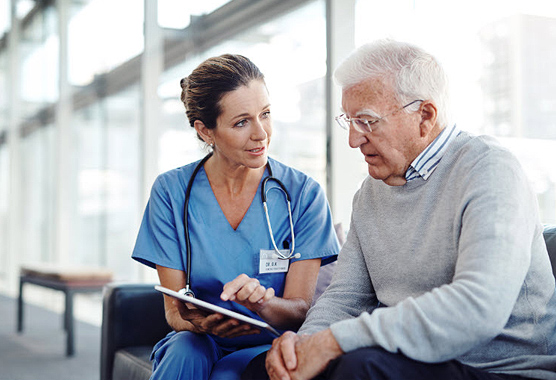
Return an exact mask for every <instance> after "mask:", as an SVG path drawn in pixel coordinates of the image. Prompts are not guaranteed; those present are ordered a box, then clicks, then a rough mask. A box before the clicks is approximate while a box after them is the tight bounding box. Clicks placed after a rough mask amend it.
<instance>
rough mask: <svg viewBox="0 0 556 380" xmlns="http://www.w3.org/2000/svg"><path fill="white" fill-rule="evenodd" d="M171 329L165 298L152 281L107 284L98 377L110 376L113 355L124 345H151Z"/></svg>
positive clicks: (103, 378)
mask: <svg viewBox="0 0 556 380" xmlns="http://www.w3.org/2000/svg"><path fill="white" fill-rule="evenodd" d="M170 331H171V329H170V327H169V326H168V324H167V323H166V317H165V315H164V298H163V296H162V294H161V293H160V292H158V291H156V290H155V289H154V284H114V283H112V284H108V285H106V286H105V288H104V294H103V308H102V328H101V348H100V377H101V379H102V380H112V370H113V367H114V355H115V353H116V351H117V350H118V349H120V348H124V347H133V346H146V345H149V346H154V345H155V344H156V342H158V341H159V340H160V339H162V338H163V337H164V336H165V335H166V334H167V333H168V332H170Z"/></svg>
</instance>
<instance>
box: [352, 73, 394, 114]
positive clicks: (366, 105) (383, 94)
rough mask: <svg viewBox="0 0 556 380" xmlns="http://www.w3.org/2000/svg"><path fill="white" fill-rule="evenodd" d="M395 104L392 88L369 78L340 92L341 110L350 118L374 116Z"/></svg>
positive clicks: (378, 80)
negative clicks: (363, 115) (365, 115)
mask: <svg viewBox="0 0 556 380" xmlns="http://www.w3.org/2000/svg"><path fill="white" fill-rule="evenodd" d="M396 104H397V99H396V96H395V93H394V90H393V89H392V86H391V85H390V84H389V83H385V81H384V80H382V79H379V78H369V79H366V80H364V81H361V82H359V83H357V84H354V85H352V86H349V87H346V88H344V89H343V90H342V110H343V112H344V113H346V114H348V115H350V116H358V115H361V114H369V115H370V116H375V115H377V114H378V112H380V111H384V110H386V109H389V108H390V107H393V106H395V105H396Z"/></svg>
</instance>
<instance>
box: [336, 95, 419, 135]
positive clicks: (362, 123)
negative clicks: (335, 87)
mask: <svg viewBox="0 0 556 380" xmlns="http://www.w3.org/2000/svg"><path fill="white" fill-rule="evenodd" d="M422 101H423V100H420V99H418V100H414V101H412V102H411V103H407V104H406V105H405V106H403V107H400V108H398V109H396V110H395V111H394V112H390V113H389V114H388V115H384V116H381V117H379V118H376V119H372V120H368V119H365V118H362V117H347V116H346V114H345V113H343V114H341V115H340V116H336V117H335V119H336V121H337V122H338V124H339V125H340V127H342V128H343V129H345V130H348V131H349V126H350V124H353V128H355V130H356V131H357V132H360V133H369V132H372V131H373V128H372V127H371V125H373V124H376V123H378V122H379V121H381V120H382V119H384V118H386V117H388V116H392V115H393V114H395V113H396V112H399V111H401V110H403V109H404V108H406V107H409V106H410V105H412V104H414V103H417V102H422ZM375 129H376V128H375Z"/></svg>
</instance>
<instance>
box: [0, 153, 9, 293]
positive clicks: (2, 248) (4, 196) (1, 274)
mask: <svg viewBox="0 0 556 380" xmlns="http://www.w3.org/2000/svg"><path fill="white" fill-rule="evenodd" d="M9 174H10V172H9V157H8V145H7V144H3V145H0V252H1V253H2V254H0V284H3V282H4V279H5V278H6V275H7V273H6V270H7V268H8V263H7V261H8V217H9V215H8V204H9V198H8V193H9V185H10V181H9V178H8V177H9Z"/></svg>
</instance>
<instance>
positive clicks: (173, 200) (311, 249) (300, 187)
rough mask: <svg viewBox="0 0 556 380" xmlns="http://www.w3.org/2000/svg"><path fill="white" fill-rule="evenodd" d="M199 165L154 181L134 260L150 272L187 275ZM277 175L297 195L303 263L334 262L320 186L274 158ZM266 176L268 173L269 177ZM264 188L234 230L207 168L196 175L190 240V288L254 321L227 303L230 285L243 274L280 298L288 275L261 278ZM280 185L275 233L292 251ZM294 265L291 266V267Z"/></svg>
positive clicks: (272, 208) (258, 340)
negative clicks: (188, 189)
mask: <svg viewBox="0 0 556 380" xmlns="http://www.w3.org/2000/svg"><path fill="white" fill-rule="evenodd" d="M198 163H199V161H197V162H194V163H192V164H189V165H186V166H183V167H181V168H177V169H174V170H171V171H168V172H166V173H163V174H161V175H160V176H158V178H157V179H156V181H155V183H154V185H153V187H152V191H151V196H150V199H149V202H148V204H147V207H146V210H145V214H144V216H143V221H142V223H141V227H140V229H139V234H138V236H137V242H136V244H135V249H134V251H133V254H132V257H133V258H134V259H135V260H137V261H139V262H141V263H143V264H146V265H148V266H150V267H153V268H155V267H156V265H160V266H163V267H168V268H173V269H178V270H183V271H185V270H186V249H185V232H184V223H183V214H184V203H185V191H186V187H187V183H188V182H189V178H190V177H191V175H192V173H193V170H194V168H195V167H196V166H197V165H198ZM269 163H270V165H271V168H272V172H273V175H274V177H276V178H278V179H279V180H280V181H282V183H283V184H284V185H285V187H286V189H288V191H289V193H290V196H291V202H292V204H291V207H292V219H293V225H294V231H295V253H298V252H299V253H300V254H301V257H300V258H299V259H292V260H291V262H293V261H296V260H307V259H314V258H319V257H320V258H322V259H323V260H322V264H321V265H325V264H328V263H330V262H332V261H334V260H336V257H337V254H338V251H339V244H338V240H337V238H336V234H335V232H334V226H333V221H332V215H331V213H330V208H329V206H328V202H327V200H326V197H325V194H324V192H323V190H322V188H321V187H320V185H319V184H318V183H317V182H316V181H315V180H313V179H312V178H310V177H308V176H307V175H305V174H303V173H301V172H300V171H298V170H295V169H293V168H290V167H288V166H286V165H283V164H282V163H280V162H278V161H276V160H273V159H271V158H269ZM266 176H268V168H267V169H266V170H265V174H264V176H263V179H264V178H265V177H266ZM261 185H262V180H261V183H259V189H258V190H257V194H256V195H255V197H254V199H253V202H252V203H251V206H250V207H249V209H248V210H247V213H246V214H245V216H244V217H243V220H242V221H241V223H240V225H239V226H238V227H237V229H236V230H234V229H233V228H232V227H231V226H230V224H229V222H228V220H227V219H226V217H225V216H224V213H223V212H222V210H221V208H220V206H219V204H218V202H217V200H216V197H215V196H214V193H213V191H212V188H211V187H210V183H209V181H208V178H207V175H206V172H205V171H204V168H201V169H200V170H199V172H198V173H197V176H196V177H195V180H194V184H193V186H192V189H191V195H190V200H189V212H188V222H189V234H190V241H191V251H192V254H191V287H192V289H193V291H194V292H195V295H196V297H198V298H199V299H202V300H205V301H208V302H211V303H214V304H217V305H220V306H222V307H226V308H228V309H232V310H235V311H238V312H241V313H244V314H247V315H249V316H251V317H253V318H257V319H261V318H260V317H259V316H258V315H257V314H256V313H254V312H252V311H250V310H248V309H247V308H245V307H243V306H241V305H239V304H237V303H235V302H230V301H222V300H221V299H220V293H221V292H222V289H223V286H224V284H226V283H227V282H229V281H231V280H233V279H234V278H236V277H237V276H238V275H240V274H241V273H245V274H247V275H248V276H249V277H253V278H257V279H258V280H259V281H260V283H261V284H262V285H263V286H265V287H267V288H268V287H272V288H274V290H275V292H276V295H277V296H279V297H280V296H282V295H283V292H284V285H285V278H286V274H287V273H271V274H267V273H263V274H259V253H260V250H261V249H265V250H272V249H273V245H272V241H271V239H270V235H269V231H268V226H267V223H266V217H265V214H264V209H263V206H262V201H261ZM278 188H279V186H278V185H277V184H276V182H274V181H268V182H267V185H266V193H267V205H268V209H269V215H270V221H271V225H272V232H273V234H274V239H275V241H276V245H277V246H278V248H279V249H285V248H286V247H287V246H288V247H289V246H291V234H290V224H289V219H288V209H287V204H286V200H285V196H284V193H283V192H282V191H280V190H278ZM290 265H291V264H290ZM214 339H215V340H216V341H217V342H218V343H219V344H221V345H222V346H224V347H230V348H231V347H238V348H239V347H245V346H252V345H259V344H266V343H270V342H271V341H272V337H271V336H270V335H269V334H267V333H262V334H260V335H249V336H244V337H238V338H232V339H228V338H226V339H223V338H219V337H214Z"/></svg>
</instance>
